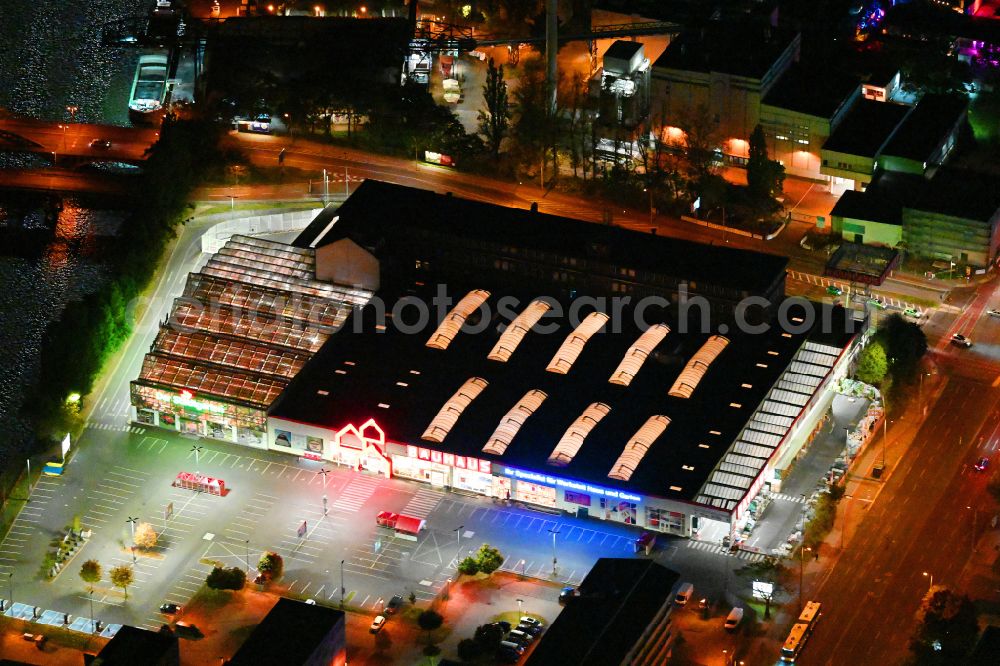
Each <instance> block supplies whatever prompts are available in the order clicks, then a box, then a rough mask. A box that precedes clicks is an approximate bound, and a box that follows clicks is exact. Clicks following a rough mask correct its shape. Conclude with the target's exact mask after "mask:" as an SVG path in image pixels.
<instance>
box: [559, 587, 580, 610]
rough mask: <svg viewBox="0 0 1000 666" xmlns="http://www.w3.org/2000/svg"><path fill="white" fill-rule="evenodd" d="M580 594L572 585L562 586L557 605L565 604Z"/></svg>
mask: <svg viewBox="0 0 1000 666" xmlns="http://www.w3.org/2000/svg"><path fill="white" fill-rule="evenodd" d="M578 596H580V593H579V592H578V591H577V590H576V588H574V587H564V588H563V589H562V591H560V592H559V605H560V606H565V605H566V604H568V603H569V602H570V601H572V600H573V599H575V598H576V597H578Z"/></svg>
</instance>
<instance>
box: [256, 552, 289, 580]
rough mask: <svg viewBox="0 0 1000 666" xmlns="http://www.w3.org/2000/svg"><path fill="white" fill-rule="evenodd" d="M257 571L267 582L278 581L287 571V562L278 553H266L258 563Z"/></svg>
mask: <svg viewBox="0 0 1000 666" xmlns="http://www.w3.org/2000/svg"><path fill="white" fill-rule="evenodd" d="M257 571H259V572H260V575H261V577H262V578H263V579H264V581H266V582H270V581H274V580H278V579H279V578H281V575H282V574H283V573H284V571H285V561H284V560H283V559H282V558H281V555H278V554H277V553H276V552H274V551H272V550H268V551H265V552H264V554H263V555H261V556H260V560H259V561H258V562H257Z"/></svg>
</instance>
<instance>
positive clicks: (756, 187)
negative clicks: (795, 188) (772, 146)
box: [747, 125, 785, 212]
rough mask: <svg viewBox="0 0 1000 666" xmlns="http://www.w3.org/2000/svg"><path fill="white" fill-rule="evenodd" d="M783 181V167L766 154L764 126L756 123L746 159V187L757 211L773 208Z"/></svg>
mask: <svg viewBox="0 0 1000 666" xmlns="http://www.w3.org/2000/svg"><path fill="white" fill-rule="evenodd" d="M784 182H785V167H784V166H782V165H781V163H780V162H777V161H776V160H772V159H770V158H769V157H768V156H767V140H766V138H765V137H764V128H763V127H761V126H760V125H757V126H756V127H755V128H754V130H753V133H752V134H751V135H750V155H749V159H748V160H747V188H748V190H749V193H750V197H751V200H752V201H753V203H754V208H756V209H757V210H758V211H759V212H766V211H769V210H773V209H774V208H775V207H776V206H777V202H776V201H775V199H774V198H775V197H776V196H778V195H779V194H781V191H782V187H783V185H784Z"/></svg>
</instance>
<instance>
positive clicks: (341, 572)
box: [340, 560, 345, 608]
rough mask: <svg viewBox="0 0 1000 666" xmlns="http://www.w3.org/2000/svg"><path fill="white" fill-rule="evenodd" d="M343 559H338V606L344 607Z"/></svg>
mask: <svg viewBox="0 0 1000 666" xmlns="http://www.w3.org/2000/svg"><path fill="white" fill-rule="evenodd" d="M344 591H345V590H344V560H341V561H340V607H341V608H343V607H344Z"/></svg>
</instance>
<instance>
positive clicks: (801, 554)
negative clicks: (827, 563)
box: [799, 547, 812, 613]
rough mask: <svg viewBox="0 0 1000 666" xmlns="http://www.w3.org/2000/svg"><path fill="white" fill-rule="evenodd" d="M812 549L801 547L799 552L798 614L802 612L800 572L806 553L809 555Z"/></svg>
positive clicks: (803, 566) (803, 565) (803, 567)
mask: <svg viewBox="0 0 1000 666" xmlns="http://www.w3.org/2000/svg"><path fill="white" fill-rule="evenodd" d="M811 552H812V548H809V547H803V548H801V549H800V550H799V613H801V612H802V572H803V569H805V559H806V558H805V556H806V553H811Z"/></svg>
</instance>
